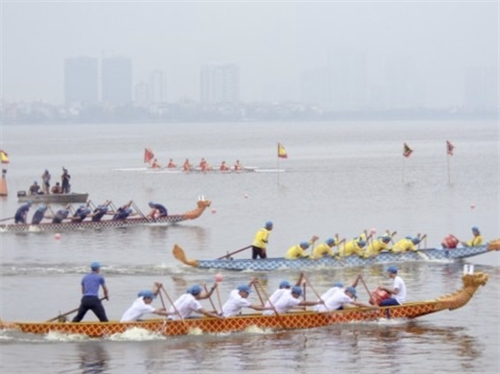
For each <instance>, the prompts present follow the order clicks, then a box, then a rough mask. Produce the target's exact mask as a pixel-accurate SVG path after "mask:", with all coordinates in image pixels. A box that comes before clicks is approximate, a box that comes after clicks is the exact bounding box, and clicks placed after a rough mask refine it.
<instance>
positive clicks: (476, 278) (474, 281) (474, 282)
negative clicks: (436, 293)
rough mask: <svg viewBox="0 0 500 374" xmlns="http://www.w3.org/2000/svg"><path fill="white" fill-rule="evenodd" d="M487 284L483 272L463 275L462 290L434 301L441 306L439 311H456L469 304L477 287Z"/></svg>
mask: <svg viewBox="0 0 500 374" xmlns="http://www.w3.org/2000/svg"><path fill="white" fill-rule="evenodd" d="M487 282H488V274H486V273H483V272H478V273H472V274H464V275H463V276H462V283H463V287H462V289H460V290H458V291H455V292H454V293H452V294H449V295H444V296H441V297H439V298H438V299H437V300H436V301H437V302H439V303H440V304H441V305H440V307H439V309H449V310H453V309H458V308H460V307H462V306H464V305H465V304H467V303H468V302H469V300H470V299H471V298H472V296H474V294H475V293H476V291H477V289H478V288H479V286H484V285H485V284H486V283H487Z"/></svg>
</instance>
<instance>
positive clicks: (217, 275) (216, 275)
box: [215, 273, 222, 311]
mask: <svg viewBox="0 0 500 374" xmlns="http://www.w3.org/2000/svg"><path fill="white" fill-rule="evenodd" d="M219 282H222V275H221V274H219V273H217V274H215V283H217V287H216V288H215V290H216V291H217V300H218V301H219V308H220V310H221V311H222V303H221V301H220V291H219Z"/></svg>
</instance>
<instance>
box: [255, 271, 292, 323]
mask: <svg viewBox="0 0 500 374" xmlns="http://www.w3.org/2000/svg"><path fill="white" fill-rule="evenodd" d="M257 286H259V287H260V289H261V291H262V293H263V294H264V297H265V298H266V299H267V301H269V305H271V308H273V311H274V313H275V314H276V317H277V318H278V321H279V324H280V325H281V327H282V328H283V329H284V330H286V329H287V328H286V326H285V324H284V322H283V320H282V319H281V314H279V313H278V311H277V310H276V307H275V306H274V304H273V303H272V302H271V300H270V299H269V295H268V294H267V292H266V290H265V289H264V286H263V285H262V283H260V280H259V279H258V278H257V281H256V282H255V289H257Z"/></svg>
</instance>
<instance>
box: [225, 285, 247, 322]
mask: <svg viewBox="0 0 500 374" xmlns="http://www.w3.org/2000/svg"><path fill="white" fill-rule="evenodd" d="M250 305H252V304H251V303H250V301H248V300H247V299H245V298H244V297H241V295H240V292H239V291H238V290H232V291H231V293H230V294H229V299H228V300H227V301H226V303H225V304H224V305H223V306H222V315H223V316H224V317H232V316H236V315H238V314H239V313H240V312H241V310H242V309H243V308H245V307H249V306H250Z"/></svg>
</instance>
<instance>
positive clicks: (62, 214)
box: [52, 209, 69, 223]
mask: <svg viewBox="0 0 500 374" xmlns="http://www.w3.org/2000/svg"><path fill="white" fill-rule="evenodd" d="M68 216H69V209H61V210H58V211H57V213H56V215H55V216H54V218H53V219H52V223H61V222H62V221H63V220H64V219H66V218H68Z"/></svg>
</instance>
